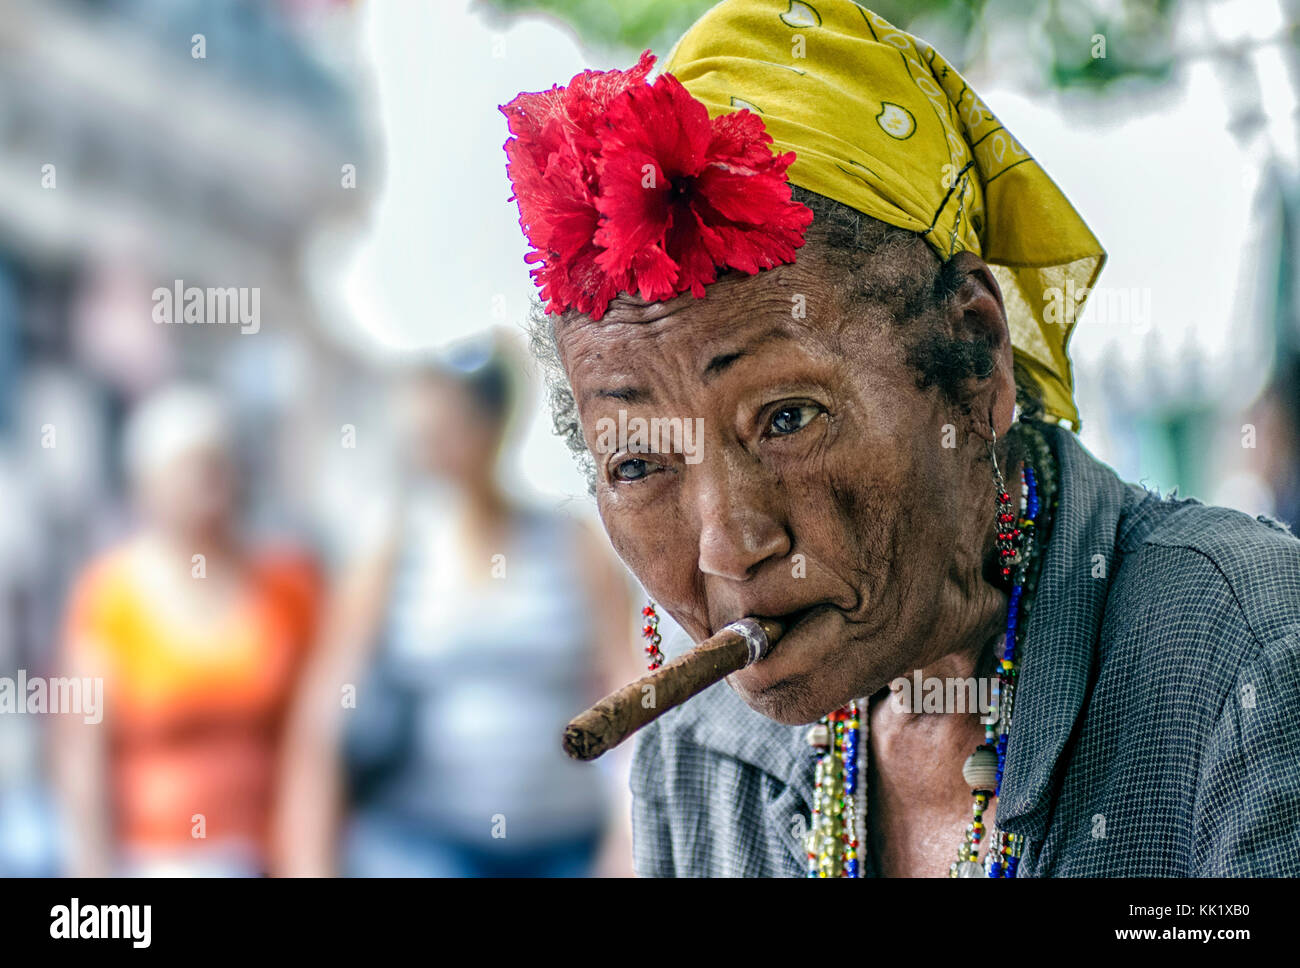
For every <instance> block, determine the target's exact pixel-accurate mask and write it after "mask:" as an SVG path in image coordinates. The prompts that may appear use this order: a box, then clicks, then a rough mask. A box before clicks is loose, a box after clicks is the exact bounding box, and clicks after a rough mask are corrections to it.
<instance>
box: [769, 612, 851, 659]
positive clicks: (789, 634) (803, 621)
mask: <svg viewBox="0 0 1300 968" xmlns="http://www.w3.org/2000/svg"><path fill="white" fill-rule="evenodd" d="M832 607H833V606H831V605H826V604H822V605H810V606H809V607H807V608H800V609H796V610H795V611H793V612H787V613H786V614H784V615H773V616H771V618H772V619H773V620H774V621H777V622H780V623H781V625H782V627H783V628H784V629H785V632H784V633H782V635H781V637H780V638H779V639H777V640H776V643H775V644H774V645H773V646H772V647H771V648H770V649H768V651H767V654H766V655H765V656H763V658H761V659H759V660H758V661H759V663H762V662H766V661H768V659H770V658H771V657H772V656H773V655H774V654H775V653H776V651H777V650H778V649H780V648H781V647H782V646H784V645H785V644H786V642H787V640H790V639H793V638H794V637H795V636H796V635H797V634H798V633H799V632H800V631H801V630H803V629H805V628H806V627H807V625H808V624H809V623H810V622H812V621H813V620H814V619H816V618H817V617H818V616H819V615H821V614H823V613H824V612H826V611H828V610H829V609H831V608H832Z"/></svg>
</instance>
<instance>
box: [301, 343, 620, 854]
mask: <svg viewBox="0 0 1300 968" xmlns="http://www.w3.org/2000/svg"><path fill="white" fill-rule="evenodd" d="M513 368H514V364H513V363H512V362H511V361H510V358H509V354H508V352H507V351H505V350H504V349H503V347H502V345H501V343H500V341H499V340H496V339H493V338H491V337H481V338H477V339H475V340H472V341H470V342H469V343H467V344H462V345H460V346H459V347H458V348H457V349H455V350H453V351H451V352H449V353H447V354H445V355H444V356H443V357H442V358H441V359H440V360H439V361H438V362H437V363H435V364H433V365H429V366H424V367H421V368H419V369H418V370H417V371H416V372H414V373H411V374H408V376H407V378H406V379H405V381H404V383H403V385H402V387H401V394H400V397H401V401H402V406H401V408H400V419H401V423H402V426H403V430H404V432H405V440H404V446H405V456H406V457H407V458H408V459H409V470H410V477H409V479H408V481H407V486H406V487H405V488H404V489H403V491H404V493H403V496H402V498H401V499H400V500H399V501H398V502H397V508H396V509H395V511H394V513H393V514H392V515H391V517H390V518H389V521H388V527H387V528H386V529H385V530H386V536H385V538H384V539H382V540H381V541H380V542H379V543H378V544H379V548H378V550H377V551H375V552H374V553H372V554H370V555H368V556H367V560H366V561H364V562H361V563H360V564H358V565H357V566H356V567H355V568H354V569H353V574H352V575H351V577H349V578H348V579H346V580H345V582H344V587H343V590H342V592H341V594H340V596H339V598H338V603H337V604H338V608H337V612H336V614H334V615H333V617H332V620H331V621H330V622H329V623H327V626H326V628H327V629H328V633H327V640H326V644H325V645H324V647H323V648H322V649H321V650H320V652H319V662H318V663H316V667H315V670H314V672H313V674H312V675H311V681H312V683H313V685H312V686H311V687H310V689H309V690H305V691H304V693H303V696H304V705H303V708H302V709H301V710H300V715H299V716H297V717H295V728H294V731H293V733H294V736H295V742H294V747H293V751H292V755H291V756H289V757H288V758H287V759H286V761H285V762H286V766H287V767H288V769H289V771H290V775H289V776H288V778H287V783H288V787H289V790H290V791H291V792H290V793H288V794H287V795H286V797H285V799H284V800H283V803H284V805H285V808H286V813H285V815H284V817H283V822H282V823H281V824H280V825H279V829H280V831H281V833H282V834H283V838H284V843H285V844H286V854H285V857H284V864H285V870H284V872H285V873H287V874H296V875H302V874H318V875H319V874H331V873H342V874H345V875H349V876H362V877H365V876H430V877H436V876H453V877H456V876H463V877H490V876H521V877H528V876H539V877H546V876H585V875H590V874H593V873H596V872H598V871H599V872H601V873H615V874H617V873H624V874H630V873H631V867H630V855H631V847H630V842H629V841H628V838H627V836H626V835H625V834H622V827H621V826H620V825H619V824H618V823H616V822H615V823H610V819H609V818H610V797H609V791H608V789H607V787H608V780H607V777H606V776H605V775H604V774H603V772H602V771H601V770H596V769H592V768H591V767H589V766H588V767H584V766H582V765H580V764H577V763H574V762H572V761H570V760H568V759H567V758H566V757H565V756H564V754H563V752H562V751H561V746H560V737H561V734H562V732H563V728H564V725H565V723H566V722H567V721H568V720H569V719H570V718H571V717H572V716H573V715H574V714H576V713H578V712H580V711H581V710H582V709H583V708H585V707H586V706H588V705H590V703H591V702H593V701H594V700H595V699H596V698H599V696H600V695H602V694H603V693H604V692H606V691H608V690H609V689H611V688H612V687H613V686H615V685H621V684H622V683H623V682H625V681H627V679H628V678H629V677H631V676H633V675H635V668H634V667H635V657H636V655H637V650H636V648H635V647H634V646H633V644H632V643H633V629H632V628H631V627H630V625H629V624H628V622H627V616H628V615H629V614H630V612H629V611H628V601H629V598H628V589H627V586H626V584H625V582H626V579H625V577H624V574H623V572H622V570H621V567H620V566H619V565H618V563H617V561H616V559H615V558H614V557H613V555H612V554H611V553H610V552H609V551H608V549H607V547H606V545H605V542H604V541H603V539H601V538H599V537H598V536H597V533H596V532H595V531H594V529H590V528H588V527H586V526H585V525H582V524H580V523H579V522H578V521H577V520H575V519H572V518H570V517H569V516H567V515H565V514H563V513H561V512H557V511H549V510H542V509H539V508H537V507H534V506H530V505H528V504H525V503H523V502H521V501H520V500H519V499H517V498H514V497H512V496H511V495H510V494H508V493H507V492H506V490H505V489H503V487H502V486H501V483H500V482H499V479H498V471H499V464H500V457H501V453H502V450H503V445H504V444H505V442H506V440H507V437H508V428H509V426H510V424H511V413H512V409H513V405H514V402H515V400H514V398H515V394H516V383H517V380H516V378H515V376H514V374H513V373H512V370H513ZM352 683H357V687H356V689H355V692H354V693H353V691H352V686H351V684H352ZM350 695H354V696H355V701H354V702H353V701H352V700H350V699H349V696H350ZM340 747H341V748H342V751H343V756H342V757H339V756H338V755H337V751H338V750H339V748H340ZM344 800H346V801H347V802H346V806H344ZM344 814H346V816H345V815H344ZM602 844H603V845H604V853H603V855H602V851H601V848H602ZM336 847H337V848H338V850H339V852H338V853H336ZM613 858H619V859H620V860H621V863H622V866H621V867H620V866H619V864H618V861H616V860H614V859H613Z"/></svg>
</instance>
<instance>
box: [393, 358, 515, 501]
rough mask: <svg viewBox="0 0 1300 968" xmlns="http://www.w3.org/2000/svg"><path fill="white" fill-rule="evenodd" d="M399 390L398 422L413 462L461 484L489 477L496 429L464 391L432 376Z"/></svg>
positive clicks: (497, 436)
mask: <svg viewBox="0 0 1300 968" xmlns="http://www.w3.org/2000/svg"><path fill="white" fill-rule="evenodd" d="M403 389H404V393H403V400H402V405H403V411H404V412H403V418H404V419H403V423H404V425H405V430H406V433H407V446H408V448H409V450H408V453H409V455H410V457H411V460H412V462H413V464H414V466H415V467H417V468H418V469H419V470H421V471H424V472H426V473H430V474H435V475H437V476H439V477H442V478H444V479H446V480H449V481H451V482H453V483H455V484H458V485H460V486H463V487H474V486H477V485H480V484H482V483H483V482H484V481H486V480H489V479H490V478H491V475H492V471H493V468H494V467H495V466H496V457H497V450H498V448H499V447H500V443H501V427H500V425H499V424H498V423H497V422H496V421H495V420H493V419H492V418H490V417H488V416H487V415H486V414H485V413H484V412H483V408H482V407H481V406H479V405H478V404H477V403H476V402H475V401H474V398H473V397H472V396H470V393H469V391H467V390H466V389H465V388H464V387H463V386H461V385H459V384H458V383H456V382H455V381H454V380H450V379H445V378H442V377H438V376H431V375H429V376H421V377H417V378H415V379H413V380H411V381H410V382H409V383H408V384H407V385H406V386H405V387H404V388H403Z"/></svg>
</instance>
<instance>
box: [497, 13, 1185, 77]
mask: <svg viewBox="0 0 1300 968" xmlns="http://www.w3.org/2000/svg"><path fill="white" fill-rule="evenodd" d="M480 2H481V3H483V4H484V5H485V6H486V7H488V8H490V9H492V10H494V11H496V12H497V13H499V14H503V15H506V16H514V15H519V14H523V13H542V14H547V15H551V16H554V17H558V18H559V19H561V20H563V21H565V22H566V23H568V24H570V25H571V26H572V27H573V28H574V30H575V31H576V32H577V34H578V36H579V38H580V39H581V40H582V42H583V43H585V44H587V45H589V46H592V47H594V48H597V49H602V50H620V51H622V52H626V53H628V54H631V53H634V52H639V51H641V50H644V49H645V48H647V47H649V48H651V49H653V50H654V51H655V52H656V53H658V54H659V55H661V56H666V55H667V54H668V52H669V50H670V49H671V48H672V45H673V43H674V42H676V40H677V38H678V37H680V36H681V35H682V34H683V33H684V32H685V31H686V29H687V28H688V27H690V25H691V24H692V23H694V22H695V20H696V19H697V18H698V17H699V16H700V15H701V14H702V13H704V12H705V11H706V10H708V9H709V8H710V7H711V6H713V4H714V2H715V0H480ZM813 2H814V5H815V0H813ZM863 5H864V6H868V7H869V8H870V9H872V10H875V11H876V12H877V13H879V14H880V15H881V16H883V17H884V18H885V19H886V20H889V21H890V22H891V23H893V24H896V25H898V26H899V27H902V28H903V29H905V30H908V29H916V28H921V29H918V30H917V32H918V33H920V34H921V35H922V36H926V37H928V38H929V39H932V40H934V41H935V43H936V46H939V41H940V39H942V38H944V37H948V38H953V37H956V38H966V40H967V42H968V44H969V46H970V47H971V48H972V49H976V50H978V49H979V48H980V47H981V46H982V42H983V41H984V40H985V39H986V38H987V37H988V35H991V34H1007V33H1009V34H1013V35H1017V36H1020V37H1023V38H1024V40H1025V42H1026V43H1027V45H1028V47H1029V49H1030V50H1031V51H1033V52H1035V55H1037V56H1035V60H1036V61H1037V62H1039V63H1040V66H1041V70H1042V73H1043V81H1044V83H1045V84H1048V85H1051V86H1055V87H1062V88H1069V87H1082V88H1094V89H1105V88H1107V87H1109V86H1110V85H1112V84H1114V83H1115V82H1117V81H1121V80H1132V79H1144V80H1151V81H1163V80H1166V79H1167V78H1168V77H1169V76H1170V74H1171V72H1172V69H1173V66H1174V63H1175V58H1174V51H1173V48H1172V32H1173V19H1174V14H1175V12H1176V9H1177V6H1178V0H1121V2H1118V3H1117V2H1112V0H1048V2H1046V3H1042V2H1034V3H1029V2H1024V0H876V2H870V0H868V2H867V3H865V4H863ZM1098 35H1100V36H1102V37H1104V38H1105V56H1104V57H1100V56H1097V55H1096V47H1097V45H1096V44H1095V43H1094V42H1093V38H1094V37H1095V36H1098ZM941 49H943V50H944V51H945V53H949V54H950V56H951V57H953V58H954V59H955V60H956V61H957V62H958V64H959V66H965V65H962V64H961V57H960V53H961V52H960V51H959V50H949V49H948V48H947V47H941ZM1031 56H1033V55H1031Z"/></svg>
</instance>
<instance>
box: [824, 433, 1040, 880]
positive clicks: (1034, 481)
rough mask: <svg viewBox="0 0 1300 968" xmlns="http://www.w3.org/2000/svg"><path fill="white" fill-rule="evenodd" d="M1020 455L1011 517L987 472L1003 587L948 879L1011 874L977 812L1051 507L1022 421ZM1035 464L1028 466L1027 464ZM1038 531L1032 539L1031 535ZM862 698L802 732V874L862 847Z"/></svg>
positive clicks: (1002, 734) (841, 872)
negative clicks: (984, 707) (993, 657)
mask: <svg viewBox="0 0 1300 968" xmlns="http://www.w3.org/2000/svg"><path fill="white" fill-rule="evenodd" d="M1017 427H1018V429H1019V430H1020V431H1021V433H1022V436H1023V438H1024V441H1025V444H1026V449H1027V450H1028V452H1029V453H1028V454H1027V456H1026V458H1025V460H1024V462H1023V465H1022V469H1021V476H1020V507H1019V514H1016V513H1013V512H1012V510H1011V506H1012V505H1011V495H1010V494H1009V493H1008V491H1007V489H1006V488H1005V486H1003V484H1002V483H1001V474H1000V472H998V471H997V467H996V462H995V465H994V470H995V474H996V475H997V481H998V486H997V492H996V501H997V521H998V529H999V530H998V533H997V543H996V544H997V549H998V555H999V559H1000V561H1001V564H1000V568H1001V572H1002V576H1003V578H1004V579H1005V580H1006V581H1008V582H1009V583H1010V585H1011V591H1010V596H1011V600H1010V604H1009V605H1008V608H1007V623H1006V631H1005V633H1004V635H1003V648H1002V657H1001V659H1000V660H999V661H998V678H997V681H996V682H995V683H994V685H993V695H992V702H991V704H990V705H991V708H990V710H989V714H988V718H987V719H986V720H985V728H984V745H983V746H981V747H980V748H979V749H977V750H976V751H975V752H974V753H972V754H971V755H970V757H969V758H968V759H967V760H966V763H965V765H964V766H963V767H962V777H963V778H964V779H965V780H966V782H967V783H969V784H970V786H971V796H972V797H973V799H974V804H973V808H972V819H971V823H970V824H968V825H967V827H966V832H965V835H964V837H963V840H962V843H961V845H960V846H959V847H958V849H957V860H956V861H954V862H953V864H952V865H951V867H950V868H949V870H948V875H949V876H950V877H1015V876H1016V869H1017V867H1018V865H1019V863H1020V857H1021V851H1022V849H1023V843H1022V841H1021V839H1020V838H1017V837H1016V836H1015V835H1014V834H1011V833H1009V832H1007V831H1003V830H1000V829H996V828H995V834H994V838H993V842H992V843H993V845H995V846H992V845H991V846H990V848H989V849H988V850H987V851H986V852H985V857H984V860H983V862H982V866H981V862H980V860H979V848H980V845H981V843H983V841H984V835H985V825H984V812H985V811H986V810H987V809H988V805H989V800H990V798H996V797H997V796H998V794H999V793H1000V792H1001V790H1002V776H1003V773H1004V772H1005V770H1006V755H1007V740H1008V738H1009V736H1010V730H1011V713H1012V708H1013V706H1014V704H1015V692H1016V679H1017V676H1018V674H1019V671H1020V656H1019V653H1018V650H1017V648H1016V646H1017V643H1018V641H1019V639H1020V637H1021V635H1022V634H1023V629H1024V628H1025V627H1026V625H1027V623H1028V618H1029V613H1030V610H1031V608H1032V605H1033V601H1034V593H1035V591H1036V590H1037V586H1038V577H1039V573H1040V571H1041V567H1042V554H1041V548H1042V545H1043V544H1044V542H1045V541H1046V537H1047V535H1048V532H1049V528H1050V522H1051V519H1052V516H1053V512H1054V510H1055V508H1054V505H1055V497H1056V474H1055V460H1054V458H1053V456H1052V452H1051V449H1050V448H1049V447H1048V445H1047V442H1046V440H1044V438H1043V436H1042V434H1041V432H1040V431H1038V430H1037V429H1036V428H1035V427H1033V425H1032V424H1030V423H1028V422H1026V421H1022V422H1020V423H1019V424H1018V425H1017ZM1035 467H1036V468H1037V471H1035ZM1040 536H1041V537H1040ZM868 712H869V708H868V705H867V703H866V702H865V701H861V700H854V701H852V702H850V703H849V704H848V705H846V706H843V707H841V708H840V709H837V710H835V711H834V712H832V713H830V714H829V715H827V716H825V717H823V718H822V720H821V721H820V722H819V723H817V725H815V726H813V727H812V728H811V729H810V730H809V731H808V743H809V745H810V746H811V747H812V748H813V756H814V758H815V761H816V765H815V769H814V778H813V783H814V786H813V807H812V823H811V826H810V829H809V831H808V833H807V834H806V836H805V839H804V846H805V852H806V857H807V865H806V874H807V876H808V877H861V876H862V875H863V867H864V865H863V860H864V858H865V854H866V849H865V844H866V828H865V821H866V812H867V791H866V787H867V783H866V776H867V772H866V770H867V767H866V763H865V757H866V755H867V752H868V750H867V741H868V728H867V725H866V724H867V713H868Z"/></svg>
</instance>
